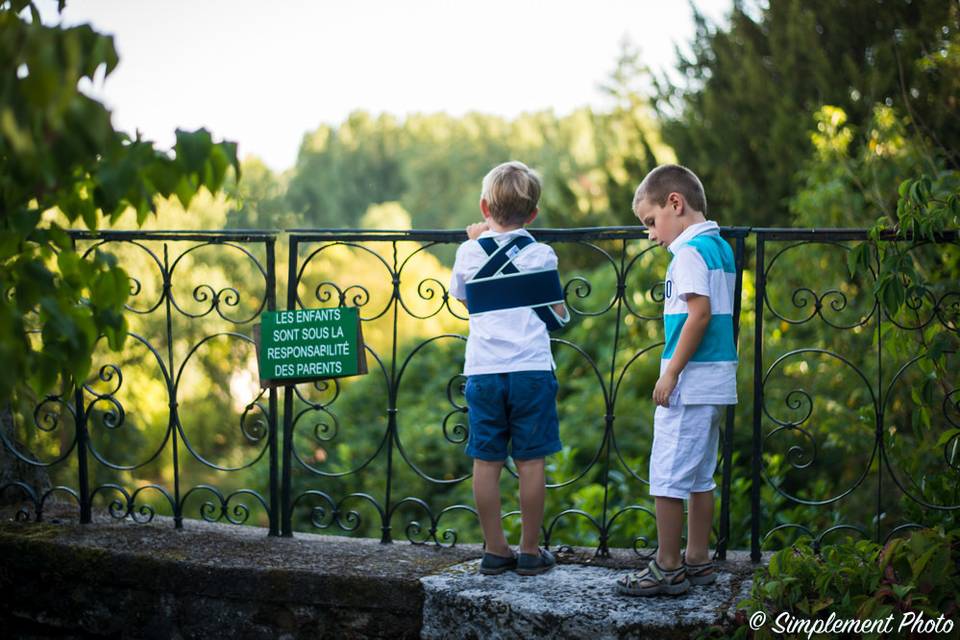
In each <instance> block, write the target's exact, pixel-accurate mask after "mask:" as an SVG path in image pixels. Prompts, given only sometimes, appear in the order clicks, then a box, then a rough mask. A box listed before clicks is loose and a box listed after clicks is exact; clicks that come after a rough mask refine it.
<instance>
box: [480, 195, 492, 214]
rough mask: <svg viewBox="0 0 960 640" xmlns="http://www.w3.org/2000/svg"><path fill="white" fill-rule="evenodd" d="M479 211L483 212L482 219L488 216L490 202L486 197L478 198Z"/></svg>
mask: <svg viewBox="0 0 960 640" xmlns="http://www.w3.org/2000/svg"><path fill="white" fill-rule="evenodd" d="M480 213H482V214H483V217H484V219H487V218H489V217H490V204H489V203H488V202H487V200H486V198H480Z"/></svg>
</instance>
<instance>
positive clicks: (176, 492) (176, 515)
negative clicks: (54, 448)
mask: <svg viewBox="0 0 960 640" xmlns="http://www.w3.org/2000/svg"><path fill="white" fill-rule="evenodd" d="M169 254H170V248H169V245H168V244H167V243H166V242H164V243H163V294H164V297H165V299H166V310H167V360H168V366H169V369H168V371H170V374H171V375H173V372H174V371H176V369H174V366H173V310H172V309H171V306H172V302H171V297H172V295H173V286H172V283H171V282H170V255H169ZM167 396H168V398H169V403H170V405H169V406H170V421H169V424H168V427H167V428H169V429H170V431H171V434H170V436H171V446H172V447H173V526H174V528H176V529H182V528H183V511H182V508H183V505H181V504H180V458H179V455H180V454H179V440H178V439H177V431H178V425H179V424H180V415H179V412H178V411H177V398H176V387H175V385H174V384H173V382H172V381H169V382H167ZM132 506H133V505H131V508H132Z"/></svg>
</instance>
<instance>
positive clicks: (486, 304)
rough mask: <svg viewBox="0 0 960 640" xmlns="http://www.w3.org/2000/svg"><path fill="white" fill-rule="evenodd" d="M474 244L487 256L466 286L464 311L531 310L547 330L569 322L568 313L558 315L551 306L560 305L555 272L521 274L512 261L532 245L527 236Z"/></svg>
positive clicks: (486, 239) (524, 272) (482, 239)
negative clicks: (498, 244)
mask: <svg viewBox="0 0 960 640" xmlns="http://www.w3.org/2000/svg"><path fill="white" fill-rule="evenodd" d="M477 242H479V243H480V246H481V247H482V248H483V250H484V251H485V252H486V253H487V261H486V262H485V263H484V264H483V266H482V267H480V269H479V271H477V273H476V275H474V276H473V278H472V279H471V280H470V281H469V282H468V283H467V310H468V311H469V312H470V314H471V315H476V314H480V313H486V312H488V311H500V310H501V309H516V308H519V307H530V308H531V309H533V311H534V313H536V314H537V316H538V317H539V318H540V319H541V320H543V322H544V324H546V325H547V330H548V331H556V330H557V329H561V328H563V327H564V326H565V325H566V324H567V323H568V322H569V321H570V314H569V312H568V313H567V314H566V315H565V316H560V315H559V314H557V312H556V311H554V310H553V305H555V304H562V303H563V287H562V286H561V284H560V274H559V273H558V272H557V270H556V269H540V270H536V271H520V270H519V269H517V267H516V266H515V265H514V264H513V258H514V257H515V256H516V255H517V254H518V253H520V251H521V250H523V249H524V248H525V247H527V246H528V245H530V244H533V242H534V240H533V239H532V238H530V237H529V236H518V237H516V238H514V239H512V240H510V241H509V242H506V243H504V244H503V246H497V242H496V241H495V240H494V239H493V238H479V239H478V240H477Z"/></svg>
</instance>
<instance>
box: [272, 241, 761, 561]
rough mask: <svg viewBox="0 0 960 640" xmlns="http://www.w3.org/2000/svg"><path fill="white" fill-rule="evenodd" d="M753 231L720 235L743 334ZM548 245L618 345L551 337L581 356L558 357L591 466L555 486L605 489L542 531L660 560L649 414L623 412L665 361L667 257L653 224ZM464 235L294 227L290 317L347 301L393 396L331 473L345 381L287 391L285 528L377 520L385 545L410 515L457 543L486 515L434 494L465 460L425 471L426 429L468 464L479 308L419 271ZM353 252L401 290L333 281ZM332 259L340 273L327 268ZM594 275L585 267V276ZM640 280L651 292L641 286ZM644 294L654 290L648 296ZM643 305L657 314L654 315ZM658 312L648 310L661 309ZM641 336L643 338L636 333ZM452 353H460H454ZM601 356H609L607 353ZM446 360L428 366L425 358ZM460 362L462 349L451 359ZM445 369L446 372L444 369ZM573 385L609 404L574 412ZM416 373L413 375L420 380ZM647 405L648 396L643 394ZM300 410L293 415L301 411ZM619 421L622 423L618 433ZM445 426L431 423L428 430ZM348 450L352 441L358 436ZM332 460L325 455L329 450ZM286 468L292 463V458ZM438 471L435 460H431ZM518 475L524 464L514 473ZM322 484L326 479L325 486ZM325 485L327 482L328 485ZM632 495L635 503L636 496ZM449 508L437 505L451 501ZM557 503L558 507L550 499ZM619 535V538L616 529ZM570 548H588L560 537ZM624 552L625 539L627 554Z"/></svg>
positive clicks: (413, 533)
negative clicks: (620, 545) (418, 328)
mask: <svg viewBox="0 0 960 640" xmlns="http://www.w3.org/2000/svg"><path fill="white" fill-rule="evenodd" d="M747 231H748V230H746V229H723V230H722V233H723V235H724V237H725V238H727V239H728V240H729V241H731V242H733V244H734V248H735V257H736V266H737V291H736V300H737V304H736V309H735V310H734V317H735V319H736V329H737V331H739V316H740V308H739V307H740V305H739V300H740V287H741V281H742V273H743V259H744V255H745V251H744V241H745V238H746V236H747ZM534 233H535V235H536V237H537V239H538V240H540V241H542V242H546V243H548V244H551V245H553V246H554V248H555V250H556V251H557V253H558V255H559V258H560V264H561V274H562V276H563V278H564V294H565V298H566V302H567V305H568V307H569V308H570V309H571V313H572V314H573V316H574V319H575V320H574V322H576V321H577V319H579V320H580V321H584V322H595V323H597V324H598V325H602V326H603V329H602V330H603V331H604V333H603V335H604V337H605V340H607V342H606V343H605V344H604V348H602V349H596V348H595V347H596V345H590V344H576V343H574V342H571V341H570V339H569V337H568V336H566V335H564V334H561V335H560V336H558V337H554V338H553V339H552V342H553V347H554V352H555V354H558V355H559V353H558V352H560V351H563V352H564V354H565V355H566V356H570V357H568V358H567V359H566V360H564V362H572V363H573V364H572V365H571V366H572V367H573V368H574V371H565V370H564V369H563V367H564V365H561V364H559V361H558V367H559V369H558V378H559V380H560V385H561V394H560V398H561V399H560V405H561V414H562V415H561V437H563V435H562V434H563V431H564V429H565V427H564V425H565V424H568V425H576V426H568V427H566V428H567V429H571V430H581V429H582V431H583V432H585V433H588V434H589V437H588V438H587V444H586V446H585V447H584V450H583V451H582V452H581V456H580V459H578V460H576V461H574V464H573V466H572V468H569V469H564V470H562V471H561V470H557V471H556V472H555V473H554V474H553V476H552V477H551V478H548V489H549V491H548V493H555V494H563V493H564V492H565V493H566V495H568V496H569V495H571V494H572V493H574V492H575V490H576V489H577V488H578V487H582V486H586V485H593V486H595V487H596V489H597V491H598V492H602V496H600V495H598V496H596V507H595V508H594V509H589V510H588V509H584V508H582V507H580V506H579V505H577V504H575V503H574V504H571V503H570V502H573V500H570V502H568V503H567V504H565V505H556V506H555V507H554V508H553V509H550V508H549V506H548V511H547V514H546V517H545V521H544V526H543V531H542V535H543V538H544V542H545V544H547V545H550V544H554V543H555V541H556V540H557V539H558V538H560V537H561V536H562V535H563V534H565V533H567V531H569V528H571V526H572V525H571V523H574V522H576V523H577V524H578V525H579V529H577V531H579V532H580V533H581V534H582V533H583V532H584V531H585V532H586V537H588V538H589V540H590V543H591V544H592V545H593V546H595V547H596V551H597V553H598V554H600V555H607V554H608V553H609V547H610V546H611V545H610V540H611V537H612V536H613V535H614V534H617V535H619V540H624V539H627V540H628V544H632V545H633V547H634V549H635V550H636V551H637V553H639V554H641V555H648V554H649V553H652V551H653V550H655V547H654V546H652V545H651V544H650V541H649V539H648V537H647V536H642V535H640V536H638V535H635V534H631V533H629V532H630V531H631V530H632V529H633V528H634V526H635V524H636V522H637V521H638V520H640V519H643V520H645V521H646V524H647V526H648V527H652V526H653V523H654V513H653V509H652V504H650V502H649V501H648V500H647V499H644V500H641V497H642V498H648V496H647V489H646V485H647V479H646V475H647V464H648V463H647V460H648V452H647V453H646V454H639V455H638V454H637V453H636V452H635V451H632V449H633V448H635V447H633V441H634V440H637V438H636V435H637V434H638V433H644V434H645V435H644V437H650V434H652V414H653V407H652V404H651V405H650V407H649V411H643V412H642V413H643V414H645V415H643V416H628V417H627V419H626V420H625V419H624V418H618V417H617V406H618V402H619V403H621V404H622V403H623V401H624V398H625V397H626V396H635V395H637V393H638V392H637V388H638V387H637V384H636V383H635V381H634V380H633V379H631V377H630V376H631V373H633V372H634V371H635V370H637V369H639V368H640V367H639V366H635V365H637V363H638V362H642V361H645V362H646V364H647V365H648V366H649V365H650V363H651V362H655V363H656V364H658V363H659V357H660V350H659V347H660V346H662V341H660V339H659V336H660V328H659V325H660V323H661V322H662V315H661V311H660V309H659V307H660V303H661V302H662V300H663V284H662V274H663V272H664V270H665V267H666V256H665V255H662V256H660V255H659V254H652V253H651V252H652V251H653V250H654V249H655V248H656V245H654V244H653V243H651V242H649V240H647V237H646V232H645V230H643V229H642V228H637V227H622V228H595V229H574V230H551V229H544V230H536V231H535V232H534ZM463 240H464V234H463V233H462V232H453V231H343V230H323V231H302V232H301V231H294V232H291V234H290V237H289V243H290V245H289V246H290V253H289V255H290V263H289V272H288V277H287V282H288V283H289V285H288V290H287V308H288V309H299V308H305V307H307V306H316V305H318V304H319V305H331V306H338V305H339V306H343V305H350V306H355V307H357V308H359V309H360V312H361V318H362V321H363V322H364V323H365V324H367V325H368V327H369V328H371V330H370V331H368V332H367V333H368V334H369V335H380V336H381V339H380V340H379V341H378V340H375V339H370V340H369V341H368V343H367V353H368V356H369V358H370V361H371V372H370V376H369V377H370V378H374V379H377V380H378V382H379V386H380V389H379V391H378V393H379V395H378V396H377V397H378V398H382V401H383V402H384V404H385V405H386V406H385V407H384V408H383V411H382V412H379V413H378V415H377V416H374V417H372V418H370V419H368V420H365V421H364V428H369V427H370V422H373V423H374V424H375V425H376V429H377V433H379V434H380V437H379V438H378V439H377V445H376V447H375V448H371V450H370V451H369V452H367V453H366V454H365V455H358V456H356V457H355V458H353V459H352V460H351V463H350V464H345V465H342V466H341V467H338V468H334V469H330V468H329V467H322V466H320V465H317V464H315V462H314V461H313V460H311V459H310V448H312V447H317V449H316V451H329V450H332V449H334V448H336V447H337V445H336V440H337V439H338V438H343V435H342V434H343V432H344V431H345V430H348V429H350V428H351V426H350V425H349V424H347V421H346V418H345V417H343V416H341V415H338V411H337V407H338V403H342V402H344V399H343V396H344V394H345V393H349V392H345V391H344V390H343V388H341V386H340V385H339V384H338V383H337V381H332V382H331V383H329V384H325V385H316V386H314V387H313V388H307V389H304V388H302V387H297V388H288V389H287V390H286V391H285V395H284V401H283V404H284V406H285V407H286V408H287V411H286V412H285V414H284V424H283V430H282V433H283V451H282V459H283V460H284V461H285V463H284V464H283V465H282V469H283V476H282V489H281V495H282V499H281V503H282V504H283V506H284V509H285V511H284V513H283V515H282V517H281V529H282V534H283V535H285V536H290V535H292V534H293V530H294V520H295V518H296V520H297V521H298V522H302V521H303V520H304V519H306V518H307V517H309V521H310V522H311V523H312V525H313V526H315V527H318V528H321V529H327V528H331V527H334V528H338V529H341V530H345V531H353V530H357V529H358V528H360V527H361V524H362V523H363V522H364V519H365V518H374V519H375V520H377V521H378V522H379V532H380V538H381V541H382V542H390V541H392V540H394V538H395V534H394V526H395V523H396V522H397V521H399V522H400V524H401V525H402V526H403V531H404V534H405V536H406V537H407V539H409V540H410V541H411V542H414V543H417V544H422V543H426V542H432V543H435V544H447V545H450V544H454V543H455V542H456V540H457V532H456V529H455V527H453V526H446V525H445V522H446V521H448V520H453V519H455V518H457V517H461V518H462V517H469V518H475V517H476V513H475V511H474V509H473V507H472V506H470V505H469V504H465V503H463V502H454V503H447V504H444V503H443V502H442V499H441V500H438V499H437V498H436V496H437V495H438V494H442V492H443V490H444V489H445V488H447V487H450V486H452V485H459V484H461V483H464V482H468V480H469V477H470V476H469V470H468V469H465V468H464V467H463V466H462V465H461V466H459V467H457V466H456V465H452V466H451V465H446V466H448V467H449V468H448V469H447V470H446V473H444V474H443V475H441V474H440V473H437V472H436V471H435V470H433V469H432V465H431V466H428V465H427V464H424V463H422V462H421V460H423V459H424V458H425V456H422V455H421V454H422V451H421V448H419V447H418V446H417V445H416V444H415V441H416V440H417V438H416V437H415V436H416V434H417V433H419V432H422V431H428V432H430V433H434V434H436V437H435V438H434V439H433V440H432V441H431V442H430V448H431V449H439V450H442V451H443V455H444V457H445V459H450V458H457V459H462V460H466V457H465V456H464V454H463V452H462V448H463V445H464V444H465V442H466V435H467V427H466V419H465V413H466V406H465V402H464V400H463V382H464V379H463V376H462V375H461V371H462V352H463V341H464V340H465V335H464V334H465V333H466V322H465V321H466V319H467V317H466V309H465V308H464V307H462V306H460V305H459V303H458V302H457V301H455V300H453V299H452V298H451V297H450V295H449V292H448V290H447V283H446V282H442V281H440V280H438V279H437V278H436V277H435V274H433V273H431V272H430V269H429V268H427V269H420V270H419V271H418V269H417V263H418V261H422V262H430V261H431V260H432V258H431V256H433V255H434V254H437V253H440V252H442V251H443V250H444V248H445V247H449V249H448V252H449V253H450V254H451V255H452V248H453V247H455V246H456V245H457V244H459V243H460V242H462V241H463ZM343 252H350V253H351V255H352V258H351V260H354V261H356V260H364V261H365V262H366V264H367V266H368V268H372V269H378V270H379V271H380V276H379V277H378V278H376V280H375V284H380V283H390V289H389V290H388V291H385V292H384V291H382V290H381V291H373V290H371V289H370V288H369V286H367V285H366V284H365V283H363V282H360V281H358V280H350V279H349V278H345V279H340V280H336V281H335V279H334V278H331V277H328V273H333V272H334V270H331V269H329V265H330V264H334V263H336V259H335V258H327V257H326V256H328V255H329V254H334V255H335V254H337V253H343ZM654 256H658V259H660V260H661V261H662V262H663V263H662V264H661V265H658V267H657V268H656V269H646V270H644V269H642V268H641V265H644V266H645V267H648V266H649V265H648V262H649V261H650V260H651V259H652V258H653V257H654ZM322 265H328V268H327V269H324V268H322ZM578 267H582V269H580V268H578ZM588 267H589V271H590V273H600V274H601V275H600V276H598V279H599V278H602V279H603V282H600V281H598V282H591V280H590V279H588V278H587V277H585V276H584V275H581V272H582V270H583V269H588ZM638 283H640V284H641V286H637V284H638ZM642 285H645V286H642ZM644 305H646V306H644ZM651 306H652V307H654V309H651V308H650V307H651ZM445 319H446V320H449V319H456V320H457V321H459V322H460V323H461V324H460V329H459V331H457V332H450V331H442V330H439V332H435V333H431V332H429V331H427V332H417V333H419V335H416V336H404V335H403V332H404V329H403V328H404V327H409V326H410V324H411V323H413V324H419V325H424V324H429V323H431V322H435V321H436V322H438V323H439V324H440V325H442V321H443V320H445ZM650 323H653V325H656V326H655V328H654V327H652V326H651V328H650V334H651V335H656V336H658V337H657V338H652V339H651V338H650V337H647V338H645V339H644V341H643V342H641V343H639V344H635V343H633V342H632V340H633V338H630V339H628V337H627V336H626V335H625V331H626V330H627V327H628V326H633V327H634V328H636V327H638V326H641V325H643V326H645V327H646V326H649V325H650ZM634 334H635V335H637V332H636V331H635V332H634ZM444 345H447V346H446V347H445V346H444ZM598 352H601V353H603V356H602V357H601V358H599V359H598V356H597V353H598ZM436 353H440V354H442V355H443V354H445V356H446V358H445V359H444V357H442V356H441V357H436V356H434V357H433V358H431V357H430V355H427V354H436ZM451 353H455V354H457V355H456V356H455V357H450V354H451ZM425 361H426V362H429V363H430V364H429V366H431V367H433V368H437V367H444V368H443V371H444V372H445V374H443V375H441V378H445V379H446V380H447V382H446V384H445V385H443V388H437V389H435V390H433V389H423V388H418V387H417V386H416V385H417V384H418V381H419V380H418V378H417V371H418V370H419V369H420V368H421V367H423V366H424V362H425ZM440 363H442V364H440ZM574 377H575V378H576V379H577V382H578V383H579V384H582V385H589V388H590V389H591V390H592V391H591V396H592V397H594V398H596V399H597V402H596V403H595V406H593V407H592V411H593V413H586V412H583V411H580V410H579V409H568V410H566V411H565V410H564V405H563V395H564V393H563V386H564V385H565V384H567V383H568V381H571V379H572V378H574ZM409 378H412V379H413V380H412V381H408V379H409ZM430 392H435V393H436V399H435V400H433V401H432V405H431V408H432V409H433V411H434V412H433V414H430V417H428V418H427V421H428V423H427V424H410V423H408V422H406V421H405V418H406V416H407V415H408V414H409V413H410V412H411V410H412V407H411V404H412V403H410V402H408V401H406V400H405V398H407V397H408V396H409V395H410V394H425V393H430ZM644 395H645V394H644ZM291 408H293V410H290V409H291ZM734 415H735V408H734V407H730V408H729V410H728V412H727V419H726V425H725V428H724V429H723V435H724V437H723V439H722V442H723V445H722V454H721V466H720V469H721V470H722V480H721V483H720V494H721V503H720V504H721V510H720V518H719V520H718V524H717V527H716V530H715V537H716V541H717V546H718V555H719V556H720V557H723V555H724V553H725V549H726V546H727V542H728V540H729V531H730V508H729V506H730V486H731V482H730V480H731V469H732V466H731V464H732V453H733V431H732V425H733V419H734ZM618 420H619V421H620V422H622V427H620V428H619V429H618V426H619V423H618ZM429 422H432V423H433V424H429ZM347 441H348V440H347ZM324 455H326V454H324ZM286 461H290V462H289V464H288V463H286ZM435 464H436V461H434V462H433V465H435ZM372 469H378V470H379V473H380V475H378V476H377V477H378V478H380V479H382V483H379V486H378V487H376V490H375V491H374V490H368V491H351V490H349V489H343V490H342V491H341V493H336V491H337V489H338V487H348V486H349V484H350V483H349V481H348V479H349V478H350V477H355V476H357V475H358V474H362V473H368V474H369V473H371V470H372ZM510 471H511V472H513V470H512V469H510ZM318 481H319V482H318ZM324 481H326V483H324ZM323 484H326V485H327V486H329V487H331V489H326V490H321V489H317V488H314V487H315V486H318V485H320V486H323ZM417 484H420V485H421V486H426V487H427V490H426V491H425V492H426V493H431V494H433V495H434V496H435V497H434V498H433V499H432V500H425V499H423V498H421V497H418V496H417V495H415V494H414V493H413V492H412V491H409V487H411V486H415V485H417ZM625 494H626V495H625ZM438 503H439V504H438ZM549 504H550V498H548V505H549ZM518 516H519V514H518V512H517V511H510V512H508V513H506V514H504V516H503V517H504V519H505V520H510V519H517V518H518ZM618 529H619V531H618ZM563 537H565V538H566V541H569V542H570V543H573V544H577V543H579V544H583V542H584V540H583V539H582V538H580V539H571V538H570V537H569V535H565V536H563ZM624 546H625V545H624Z"/></svg>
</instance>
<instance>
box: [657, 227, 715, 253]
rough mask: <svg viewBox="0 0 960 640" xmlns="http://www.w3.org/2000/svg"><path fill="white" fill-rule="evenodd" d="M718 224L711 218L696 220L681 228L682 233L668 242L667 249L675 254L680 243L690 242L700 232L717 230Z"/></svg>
mask: <svg viewBox="0 0 960 640" xmlns="http://www.w3.org/2000/svg"><path fill="white" fill-rule="evenodd" d="M719 230H720V225H718V224H717V223H716V222H714V221H713V220H707V221H706V222H698V223H696V224H692V225H690V226H689V227H687V228H686V229H684V230H683V233H681V234H680V235H678V236H677V237H676V239H675V240H674V241H673V242H671V243H670V246H668V247H667V249H668V250H669V251H670V253H672V254H674V255H676V253H677V251H678V250H679V249H680V245H682V244H685V243H687V242H690V241H691V240H693V239H694V238H695V237H697V236H699V235H700V234H702V233H708V232H710V231H719Z"/></svg>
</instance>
